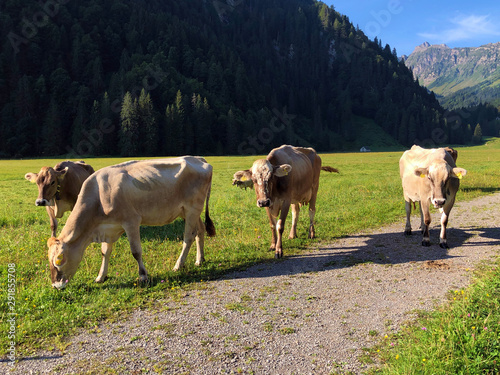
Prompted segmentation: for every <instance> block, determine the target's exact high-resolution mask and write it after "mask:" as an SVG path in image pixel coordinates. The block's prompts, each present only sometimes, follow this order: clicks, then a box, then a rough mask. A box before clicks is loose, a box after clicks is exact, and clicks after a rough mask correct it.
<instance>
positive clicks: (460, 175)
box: [457, 172, 462, 180]
mask: <svg viewBox="0 0 500 375" xmlns="http://www.w3.org/2000/svg"><path fill="white" fill-rule="evenodd" d="M457 177H458V179H459V180H461V179H462V173H460V172H458V173H457Z"/></svg>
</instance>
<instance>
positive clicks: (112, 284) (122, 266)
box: [0, 140, 500, 354]
mask: <svg viewBox="0 0 500 375" xmlns="http://www.w3.org/2000/svg"><path fill="white" fill-rule="evenodd" d="M499 145H500V142H499V141H498V140H492V141H491V142H490V144H489V145H486V146H482V147H472V148H466V149H459V159H458V161H459V163H458V165H459V166H461V167H464V168H466V169H467V170H468V172H469V173H468V175H467V176H466V177H465V178H464V179H463V180H462V185H461V192H459V195H458V200H459V201H460V200H465V199H472V198H475V197H477V196H480V195H483V194H486V193H491V192H494V191H497V190H498V181H499V180H500V146H499ZM400 156H401V152H393V153H364V154H361V153H345V154H323V155H322V159H323V165H330V166H333V167H336V168H338V169H340V172H341V173H340V174H333V173H332V174H329V173H326V172H322V175H321V180H320V189H319V195H318V204H317V214H316V234H317V239H316V240H315V241H310V240H307V228H308V215H307V208H306V207H304V208H303V209H302V214H301V219H300V221H299V226H298V236H299V238H297V239H294V240H288V239H285V240H284V252H285V256H287V255H291V254H297V253H300V252H302V251H304V250H305V249H306V248H307V247H308V246H310V245H313V244H318V243H321V242H328V241H331V240H333V239H335V238H339V237H342V236H345V235H348V234H353V233H356V232H359V231H360V230H364V229H367V228H375V227H379V226H381V225H383V224H387V223H392V222H395V221H398V220H401V218H402V216H403V214H404V201H403V197H402V189H401V183H400V179H399V168H398V161H399V158H400ZM207 159H208V161H209V162H210V163H211V164H212V165H213V167H214V177H213V185H212V196H211V199H210V211H211V216H212V219H213V220H214V222H215V225H216V229H217V236H215V237H213V238H206V242H205V258H206V260H207V262H206V263H205V264H204V265H202V266H201V267H195V266H194V257H195V251H193V250H192V251H191V252H190V254H189V257H188V260H187V263H186V269H184V270H182V271H181V272H178V273H174V272H172V271H171V269H172V268H173V266H174V265H175V261H176V259H177V257H178V256H179V253H180V250H181V241H182V233H183V222H182V221H181V220H177V221H176V222H174V223H172V224H170V225H167V226H164V227H148V228H146V227H144V228H142V229H141V235H142V245H143V259H144V263H145V266H146V269H147V270H148V273H149V276H150V281H149V283H148V284H146V285H141V284H138V283H137V276H138V270H137V263H136V261H135V260H134V259H133V257H132V255H131V254H130V249H129V245H128V242H127V239H126V237H125V236H122V238H120V239H119V240H118V241H117V243H116V245H115V249H114V251H113V255H112V258H111V261H110V270H109V279H108V280H107V281H106V282H105V283H104V284H95V283H94V279H95V277H96V276H97V273H98V271H99V267H100V263H101V255H100V245H98V244H92V245H91V246H89V248H88V249H87V250H86V253H85V256H84V258H83V260H82V262H81V264H80V266H79V269H78V272H77V273H76V275H75V277H74V278H73V280H72V281H71V283H70V284H69V286H68V288H67V289H66V290H64V291H56V290H52V289H51V288H50V276H49V272H48V264H47V248H46V241H47V239H48V237H49V234H50V228H49V224H48V218H47V214H46V212H45V210H44V209H43V208H40V207H35V205H34V200H35V198H36V196H37V189H36V186H35V185H33V184H30V183H29V182H27V181H25V180H24V178H23V177H24V174H25V173H26V172H37V171H38V170H39V169H40V167H41V166H45V165H50V166H53V165H55V164H56V163H57V162H59V161H60V160H54V159H52V160H20V161H0V203H1V204H0V285H2V287H3V289H4V288H5V286H6V284H7V264H9V263H15V265H16V273H15V275H16V278H17V281H16V306H15V308H16V313H17V314H18V315H17V318H16V339H15V341H16V343H17V346H18V350H20V351H21V352H23V353H30V352H33V351H34V350H36V349H38V348H48V347H53V346H54V345H55V343H56V342H57V340H59V339H60V338H61V337H64V336H67V335H70V334H72V333H74V332H75V330H76V329H79V328H85V329H92V328H93V327H95V326H96V325H97V324H99V322H101V321H102V320H104V319H108V320H117V319H121V318H123V317H124V316H126V313H127V312H129V311H131V310H132V309H136V308H147V307H149V306H153V305H158V304H161V300H162V299H164V298H168V297H172V298H182V295H183V290H185V289H186V288H199V287H203V283H202V282H203V281H207V280H212V279H215V278H218V277H220V276H221V275H223V274H226V273H228V272H230V271H233V270H238V269H243V268H246V267H248V266H250V265H253V264H256V263H259V262H273V261H274V260H273V256H274V254H273V253H270V252H268V251H267V250H268V247H269V241H270V229H269V224H268V222H267V217H266V215H265V212H264V211H263V210H262V209H259V208H258V207H257V206H256V204H255V193H254V192H253V191H252V190H247V191H245V190H240V189H238V188H236V187H234V186H231V179H232V175H233V173H234V172H235V171H237V170H240V169H247V168H249V167H250V166H251V165H252V163H253V161H254V160H255V159H256V158H255V157H210V158H207ZM125 160H128V159H86V161H87V162H88V163H89V164H91V165H92V166H93V167H94V169H96V170H97V169H99V168H102V167H104V166H108V165H113V164H117V163H119V162H122V161H125ZM67 216H68V213H67V214H66V215H65V217H64V218H63V219H62V220H60V228H61V227H62V225H63V224H64V222H65V220H66V218H67ZM452 222H453V217H452V218H451V223H452ZM451 225H453V224H451ZM289 228H290V219H289V220H288V221H287V224H286V228H285V231H288V230H289ZM401 230H403V226H402V227H401ZM7 311H8V306H7V300H6V298H5V297H4V298H2V300H1V301H0V312H1V316H2V321H3V322H4V321H6V320H5V318H6V317H7V315H6V314H7ZM2 329H4V330H5V329H6V325H3V326H2ZM0 341H1V346H0V347H1V353H2V354H5V353H6V350H7V335H6V334H3V335H1V338H0Z"/></svg>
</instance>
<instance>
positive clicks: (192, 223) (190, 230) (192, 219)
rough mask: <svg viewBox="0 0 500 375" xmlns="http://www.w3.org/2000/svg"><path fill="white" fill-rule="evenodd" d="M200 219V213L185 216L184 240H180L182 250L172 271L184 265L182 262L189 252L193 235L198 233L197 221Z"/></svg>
mask: <svg viewBox="0 0 500 375" xmlns="http://www.w3.org/2000/svg"><path fill="white" fill-rule="evenodd" d="M199 220H201V219H200V213H199V212H198V213H197V215H190V216H186V223H185V224H184V241H183V242H182V251H181V255H179V258H178V259H177V262H176V263H175V266H174V268H173V270H174V271H178V270H179V269H181V268H182V267H184V263H186V258H187V256H188V253H189V249H190V248H191V245H192V244H193V242H194V240H195V237H196V236H197V235H198V225H199V224H198V222H199Z"/></svg>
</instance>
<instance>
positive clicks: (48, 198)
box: [24, 160, 94, 237]
mask: <svg viewBox="0 0 500 375" xmlns="http://www.w3.org/2000/svg"><path fill="white" fill-rule="evenodd" d="M92 173H94V169H93V168H92V167H91V166H90V165H88V164H85V162H84V161H77V162H72V161H69V160H68V161H63V162H61V163H58V164H56V165H55V166H54V168H52V167H42V169H40V172H38V173H31V172H30V173H26V174H25V175H24V178H26V179H27V180H28V181H30V182H33V183H36V184H37V185H38V198H37V199H36V201H35V205H36V206H45V208H46V209H47V214H48V215H49V220H50V229H51V231H52V237H55V236H56V231H57V219H60V218H61V217H62V216H63V215H64V213H65V212H66V211H71V210H72V209H73V207H74V206H75V203H76V199H77V198H78V193H79V192H80V189H81V187H82V184H83V181H85V180H86V179H87V178H88V177H89V176H90V175H91V174H92Z"/></svg>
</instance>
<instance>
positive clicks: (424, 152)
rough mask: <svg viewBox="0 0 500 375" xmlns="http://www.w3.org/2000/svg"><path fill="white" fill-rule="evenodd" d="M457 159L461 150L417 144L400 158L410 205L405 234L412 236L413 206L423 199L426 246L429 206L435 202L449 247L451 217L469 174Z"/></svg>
mask: <svg viewBox="0 0 500 375" xmlns="http://www.w3.org/2000/svg"><path fill="white" fill-rule="evenodd" d="M456 160H457V152H456V151H455V150H453V149H451V148H433V149H424V148H422V147H420V146H416V145H415V146H413V147H412V148H411V149H410V150H408V151H405V153H404V154H403V156H402V157H401V159H400V160H399V171H400V176H401V180H402V183H403V194H404V198H405V208H406V227H405V234H406V235H411V223H410V214H411V205H412V203H413V202H420V215H421V229H422V233H423V240H422V246H430V238H429V225H430V223H431V216H430V211H429V208H430V204H431V203H432V205H433V206H434V207H435V208H437V209H439V210H440V212H441V213H442V215H441V234H440V236H439V237H440V239H439V246H441V247H442V248H448V242H447V239H446V226H447V225H448V217H449V215H450V211H451V209H452V208H453V204H454V203H455V196H456V194H457V191H458V188H459V186H460V179H461V178H462V177H463V176H465V175H466V174H467V171H466V170H465V169H463V168H457V166H456V164H455V161H456Z"/></svg>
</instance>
